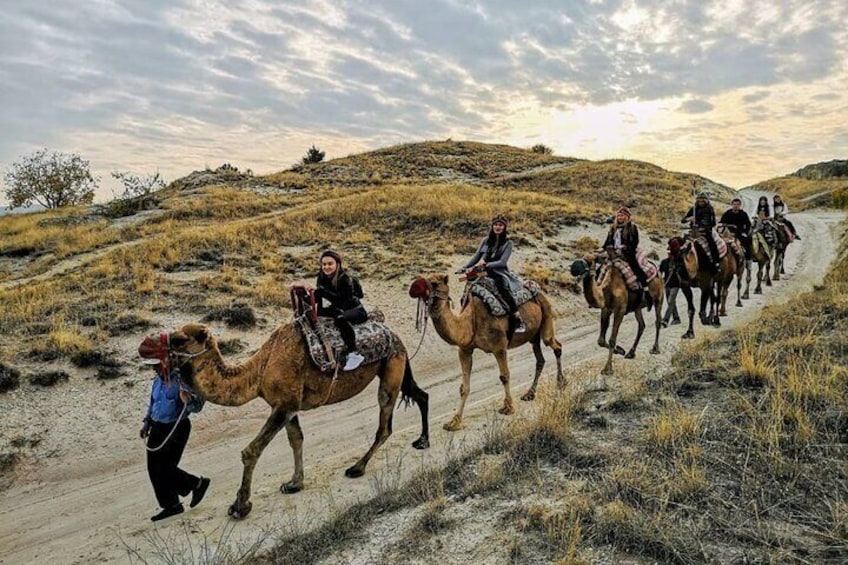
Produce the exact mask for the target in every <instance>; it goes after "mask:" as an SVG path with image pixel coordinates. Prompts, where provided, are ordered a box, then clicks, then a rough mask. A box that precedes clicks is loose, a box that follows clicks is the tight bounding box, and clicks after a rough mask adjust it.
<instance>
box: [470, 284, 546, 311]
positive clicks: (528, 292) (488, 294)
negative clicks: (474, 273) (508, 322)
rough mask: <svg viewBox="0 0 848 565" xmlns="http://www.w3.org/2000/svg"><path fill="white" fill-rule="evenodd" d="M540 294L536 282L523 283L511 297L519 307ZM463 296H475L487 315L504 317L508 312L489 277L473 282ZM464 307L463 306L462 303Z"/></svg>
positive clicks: (539, 288)
mask: <svg viewBox="0 0 848 565" xmlns="http://www.w3.org/2000/svg"><path fill="white" fill-rule="evenodd" d="M540 292H541V287H539V284H538V283H537V282H536V281H525V282H524V284H522V286H521V289H520V290H518V291H512V297H513V299H514V300H515V305H516V306H521V305H522V304H524V303H525V302H529V301H530V300H533V299H534V298H535V297H536V295H538V294H539V293H540ZM465 295H466V296H469V295H470V296H476V297H477V298H479V299H480V300H482V301H483V304H485V305H486V309H487V310H488V311H489V314H491V315H492V316H495V317H500V316H506V314H507V312H508V311H509V310H508V308H507V306H506V303H505V302H504V299H503V298H502V297H501V293H500V291H499V290H498V288H497V286H496V285H495V281H493V280H492V279H491V278H489V277H482V278H479V279H477V280H475V281H474V282H473V283H472V284H471V287H470V288H469V289H468V292H467V293H465ZM464 306H465V304H464V303H463V307H464Z"/></svg>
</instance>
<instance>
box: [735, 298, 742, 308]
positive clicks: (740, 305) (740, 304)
mask: <svg viewBox="0 0 848 565" xmlns="http://www.w3.org/2000/svg"><path fill="white" fill-rule="evenodd" d="M736 307H737V308H742V301H741V300H740V301H738V302H737V303H736Z"/></svg>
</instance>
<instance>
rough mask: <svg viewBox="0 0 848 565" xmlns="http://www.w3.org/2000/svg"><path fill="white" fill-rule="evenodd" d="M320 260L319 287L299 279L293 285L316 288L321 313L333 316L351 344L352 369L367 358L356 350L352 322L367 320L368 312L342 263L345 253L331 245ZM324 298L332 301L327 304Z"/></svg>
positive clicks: (346, 368)
mask: <svg viewBox="0 0 848 565" xmlns="http://www.w3.org/2000/svg"><path fill="white" fill-rule="evenodd" d="M319 261H320V264H321V270H320V271H319V272H318V278H317V280H316V285H315V287H312V286H311V285H307V284H303V283H295V284H293V285H292V286H293V287H298V286H300V287H304V288H306V289H307V290H313V288H314V290H315V301H316V302H317V303H318V315H319V316H325V317H329V318H332V319H333V322H335V324H336V327H337V328H338V329H339V333H341V336H342V340H343V341H344V344H345V347H346V348H347V360H346V362H345V365H344V369H343V370H344V371H352V370H353V369H356V368H357V367H359V365H361V364H362V362H363V361H365V357H363V356H362V355H360V354H359V352H358V351H356V334H355V333H354V331H353V325H352V324H361V323H362V322H364V321H366V320H367V319H368V313H367V312H366V311H365V307H364V306H363V305H362V302H361V301H360V300H359V297H358V296H357V295H356V291H355V286H354V280H353V277H352V276H351V275H350V274H349V273H348V272H347V271H346V270H345V269H344V268H343V267H342V256H341V255H339V254H338V253H336V252H335V251H333V250H331V249H327V250H326V251H324V252H322V253H321V256H320V258H319ZM324 300H326V301H327V302H329V303H330V305H329V306H324Z"/></svg>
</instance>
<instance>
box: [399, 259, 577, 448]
mask: <svg viewBox="0 0 848 565" xmlns="http://www.w3.org/2000/svg"><path fill="white" fill-rule="evenodd" d="M409 295H410V296H411V297H413V298H418V299H422V300H425V301H426V303H427V309H428V313H429V315H430V317H431V318H432V319H433V327H434V328H436V332H437V333H438V334H439V335H440V336H441V338H442V339H443V340H445V341H446V342H448V343H449V344H451V345H456V346H457V347H459V364H460V367H461V368H462V384H461V385H460V387H459V408H458V409H457V411H456V413H455V414H454V416H453V418H452V419H451V420H450V421H449V422H448V423H446V424H445V425H444V429H446V430H448V431H451V432H453V431H457V430H459V429H462V415H463V412H464V410H465V401H466V400H467V399H468V394H469V393H470V392H471V365H472V355H473V353H474V350H475V349H480V350H482V351H485V352H486V353H491V354H492V355H494V356H495V359H496V360H497V362H498V368H499V370H500V380H501V383H502V384H503V387H504V401H503V406H502V407H501V408H500V409H499V410H498V412H500V413H501V414H504V415H509V414H512V413H513V412H514V411H515V409H514V407H513V402H512V393H511V392H510V387H509V379H510V372H509V364H508V362H507V349H514V348H516V347H520V346H522V345H524V344H525V343H531V344H532V345H533V354H534V355H535V356H536V373H535V375H534V377H533V384H531V385H530V388H529V389H528V390H527V392H526V393H525V394H524V395H523V396H522V397H521V399H522V400H527V401H530V400H533V399H534V398H535V397H536V386H537V384H538V382H539V376H540V375H541V374H542V368H543V367H544V366H545V357H544V356H543V355H542V347H541V345H540V342H541V341H544V342H545V345H547V346H548V347H550V348H551V349H553V350H554V356H555V357H556V363H557V385H558V386H559V387H562V386H564V384H565V382H564V378H563V375H562V359H561V357H562V344H560V342H559V341H558V340H557V338H556V336H555V335H554V334H555V328H554V309H553V306H552V305H551V303H550V301H549V300H548V298H547V296H545V294H544V293H543V292H541V291H540V292H539V293H538V294H537V295H536V297H535V298H534V299H533V300H530V301H528V302H525V303H524V304H522V305H521V306H520V307H519V312H520V313H521V318H522V319H523V320H524V324H525V326H526V330H525V331H524V332H523V333H516V334H514V335H512V337H511V339H507V331H508V329H509V327H508V326H509V319H508V318H509V317H508V316H500V317H495V316H492V315H491V314H490V313H489V311H488V309H487V308H486V305H485V304H484V303H483V301H482V300H481V299H480V298H478V297H477V296H474V295H470V296H469V300H468V302H467V303H466V304H465V306H464V307H463V308H462V310H461V311H460V312H459V314H458V315H457V314H455V313H454V312H453V310H452V309H451V306H450V302H449V301H450V289H449V288H448V276H447V275H442V274H432V275H429V276H426V277H419V278H417V279H416V280H415V281H414V282H413V283H412V285H411V286H410V288H409Z"/></svg>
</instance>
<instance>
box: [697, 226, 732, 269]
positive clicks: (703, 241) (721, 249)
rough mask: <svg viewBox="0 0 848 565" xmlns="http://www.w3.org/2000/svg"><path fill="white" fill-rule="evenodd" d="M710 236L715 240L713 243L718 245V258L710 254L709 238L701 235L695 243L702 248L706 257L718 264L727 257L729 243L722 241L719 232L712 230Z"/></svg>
mask: <svg viewBox="0 0 848 565" xmlns="http://www.w3.org/2000/svg"><path fill="white" fill-rule="evenodd" d="M710 236H711V237H712V238H713V241H714V242H715V244H716V249H717V250H718V257H715V258H714V257H713V256H712V255H711V254H710V244H709V243H707V238H706V237H705V236H703V235H699V236H698V237H697V239H695V241H696V242H697V243H698V245H699V246H700V247H701V250H702V251H703V252H704V255H706V256H707V257H709V258H710V259H713V260H714V261H716V262H718V261H721V260H722V258H724V256H725V255H727V243H726V242H725V241H724V239H722V237H721V236H720V235H719V234H718V232H717V231H716V230H714V229H712V230H710Z"/></svg>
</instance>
